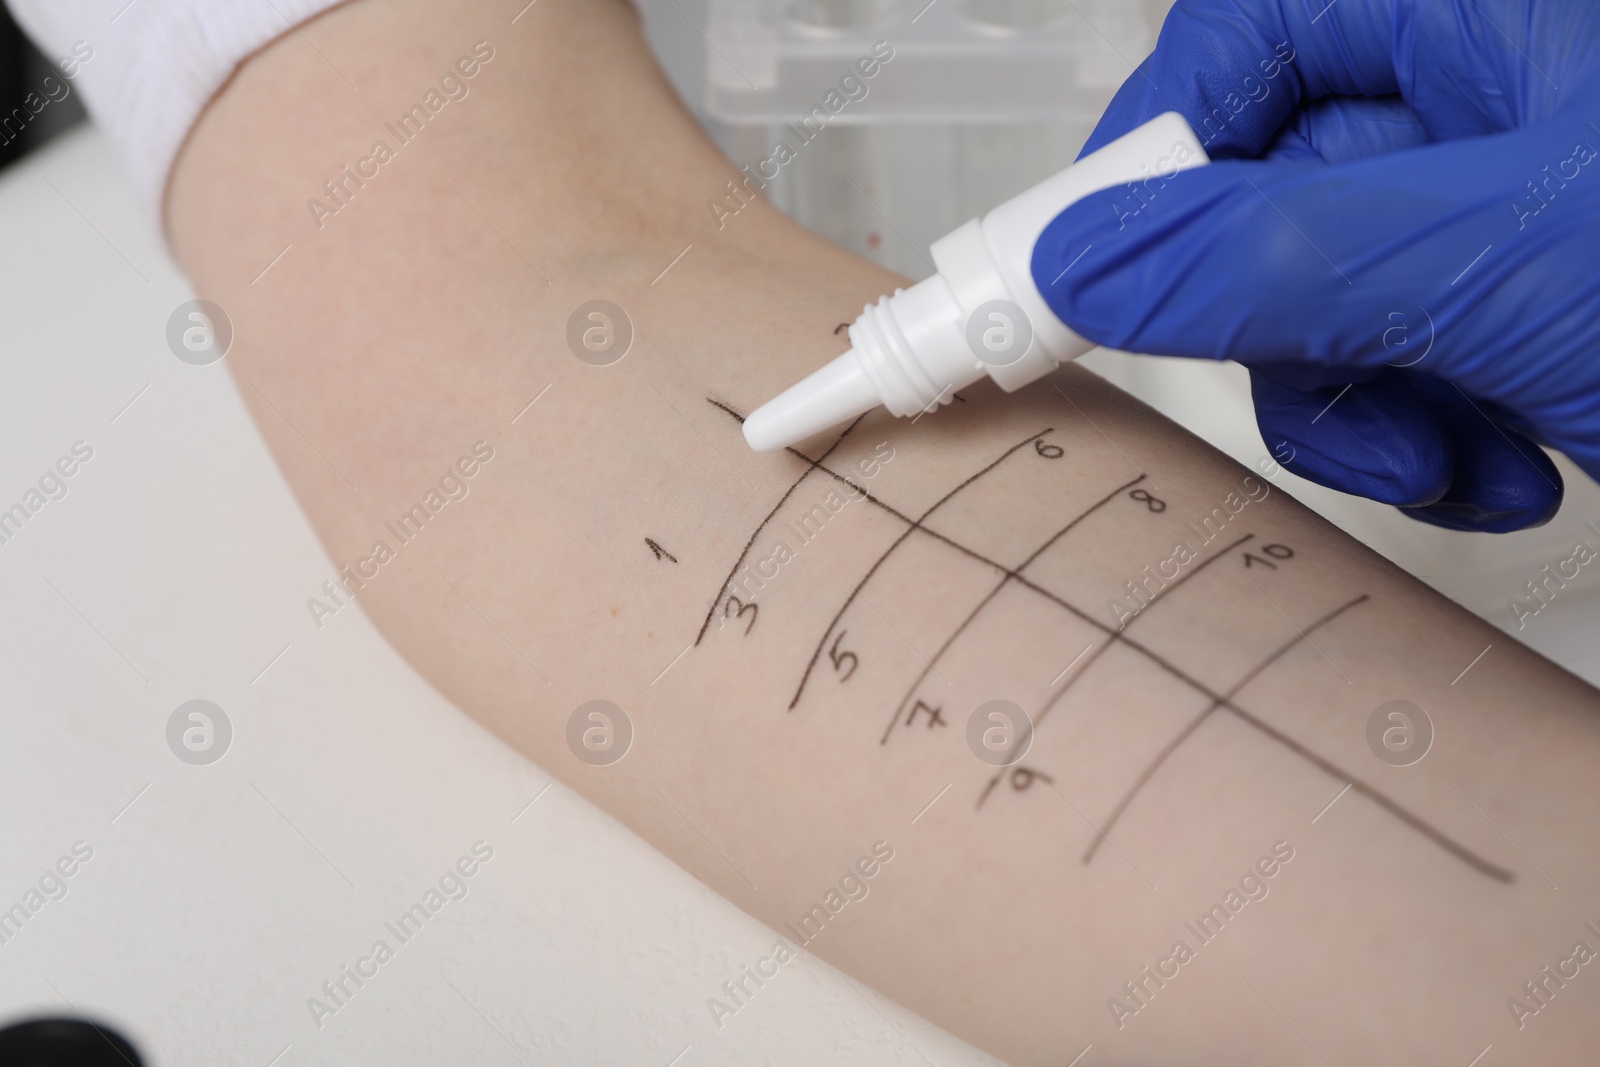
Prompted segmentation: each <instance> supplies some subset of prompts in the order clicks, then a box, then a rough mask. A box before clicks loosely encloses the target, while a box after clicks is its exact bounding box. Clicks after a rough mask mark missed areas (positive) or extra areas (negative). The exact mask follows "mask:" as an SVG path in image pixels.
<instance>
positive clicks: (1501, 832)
mask: <svg viewBox="0 0 1600 1067" xmlns="http://www.w3.org/2000/svg"><path fill="white" fill-rule="evenodd" d="M1450 788H1452V789H1454V790H1455V791H1456V792H1457V793H1460V794H1461V799H1462V800H1465V801H1466V802H1467V803H1468V804H1472V798H1471V797H1469V796H1467V794H1466V793H1465V792H1463V791H1462V789H1461V787H1460V786H1459V785H1456V784H1455V783H1454V782H1451V783H1450ZM1472 810H1473V811H1475V812H1477V813H1478V814H1479V815H1483V821H1484V822H1486V823H1488V824H1489V825H1490V826H1493V827H1494V832H1495V833H1497V834H1499V835H1500V836H1501V837H1504V838H1505V839H1506V844H1508V845H1510V846H1511V847H1512V848H1515V849H1517V855H1519V856H1521V857H1522V858H1523V859H1525V860H1528V866H1529V867H1532V868H1533V869H1534V870H1536V871H1539V877H1540V878H1543V879H1544V880H1545V881H1547V882H1550V876H1549V875H1548V874H1545V873H1544V871H1542V870H1539V865H1538V864H1537V863H1535V862H1533V860H1531V859H1528V854H1527V853H1526V852H1524V851H1522V849H1520V848H1517V843H1516V842H1515V841H1513V840H1511V838H1510V837H1508V836H1507V835H1506V832H1505V831H1504V830H1502V829H1500V827H1499V826H1496V825H1495V821H1494V820H1493V819H1491V818H1489V816H1487V815H1484V812H1483V809H1482V808H1480V807H1478V805H1476V804H1472ZM1550 888H1551V889H1554V890H1555V891H1556V892H1558V893H1559V892H1561V887H1560V886H1558V885H1556V884H1555V883H1554V882H1550Z"/></svg>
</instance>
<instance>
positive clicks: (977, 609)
mask: <svg viewBox="0 0 1600 1067" xmlns="http://www.w3.org/2000/svg"><path fill="white" fill-rule="evenodd" d="M1142 481H1144V475H1142V474H1141V475H1139V477H1137V478H1135V479H1133V480H1132V481H1128V482H1124V483H1122V484H1121V485H1119V486H1117V487H1116V488H1115V489H1113V490H1111V492H1109V493H1107V494H1106V495H1105V496H1103V497H1101V498H1100V499H1099V500H1097V501H1095V502H1094V503H1093V504H1090V505H1089V506H1088V507H1087V508H1085V509H1084V510H1083V511H1082V512H1080V513H1079V514H1077V515H1076V516H1074V517H1073V518H1072V519H1071V520H1070V521H1068V523H1067V524H1066V525H1065V526H1063V527H1061V528H1060V529H1059V530H1057V531H1056V532H1055V533H1054V534H1052V535H1051V536H1050V537H1048V538H1046V539H1045V541H1044V543H1043V544H1041V545H1040V546H1039V547H1038V548H1036V549H1034V550H1033V551H1032V552H1031V553H1030V554H1029V555H1028V558H1027V559H1025V560H1023V561H1022V562H1021V563H1020V564H1018V565H1017V566H1016V567H1014V568H1011V569H1008V570H1007V571H1006V573H1005V574H1003V575H1002V576H1001V578H1000V580H999V581H998V582H996V583H995V584H994V587H993V588H991V589H990V590H989V592H988V593H987V594H985V595H984V597H983V599H982V600H980V601H978V603H977V604H976V605H975V606H974V607H973V609H972V610H971V611H969V612H967V617H966V618H964V619H962V620H961V622H960V624H959V625H957V626H956V628H955V629H954V630H952V631H951V633H950V636H949V637H947V638H945V642H944V644H942V645H940V646H939V650H938V651H937V652H935V653H934V654H933V659H931V660H929V661H928V665H927V666H926V667H924V668H923V669H922V671H921V672H920V673H919V674H918V675H917V678H916V681H914V682H912V683H911V685H910V687H909V688H907V689H906V694H905V696H903V697H901V698H900V702H899V703H898V704H896V705H895V708H894V715H893V716H892V717H890V719H889V725H888V726H887V727H885V728H884V731H883V737H882V738H880V739H879V741H878V744H880V745H887V744H888V743H889V737H890V735H892V734H893V733H894V728H895V726H896V725H898V724H899V722H900V715H901V713H902V712H904V711H905V710H906V705H907V704H909V703H910V702H911V698H912V697H913V696H915V695H916V692H917V687H918V686H920V685H921V684H922V683H923V682H925V681H926V680H927V678H928V671H930V670H936V669H937V668H935V667H934V664H935V662H937V661H938V660H939V658H940V657H941V656H943V655H944V654H945V652H947V651H948V650H949V648H950V646H951V645H953V644H955V643H956V641H957V640H958V639H959V638H960V637H961V635H962V634H963V633H965V632H966V630H967V627H968V626H970V625H972V621H973V620H974V619H976V618H977V617H978V616H979V615H980V614H981V613H982V612H983V609H984V608H986V607H988V606H989V603H990V601H992V600H994V598H995V597H996V596H998V595H999V594H1000V591H1001V590H1002V589H1004V588H1005V587H1006V586H1007V585H1009V584H1010V583H1011V579H1012V576H1013V575H1019V574H1021V573H1022V572H1023V571H1025V570H1027V569H1028V567H1029V566H1030V565H1031V564H1032V563H1033V562H1034V561H1035V560H1037V559H1038V558H1039V557H1040V556H1042V555H1044V553H1045V552H1047V551H1048V550H1049V549H1050V548H1051V546H1053V545H1054V544H1055V543H1056V542H1057V541H1060V540H1061V539H1062V538H1063V537H1065V536H1066V535H1067V534H1068V533H1070V532H1071V531H1072V529H1073V527H1075V526H1077V525H1078V524H1079V523H1080V522H1082V521H1083V520H1084V519H1087V518H1088V517H1089V516H1090V515H1093V514H1094V513H1095V512H1097V511H1099V510H1100V509H1101V508H1103V507H1105V506H1106V505H1107V504H1109V503H1110V502H1111V501H1113V500H1115V499H1116V498H1117V497H1118V496H1120V495H1121V494H1122V493H1123V492H1124V491H1125V490H1128V489H1131V488H1133V487H1134V486H1136V485H1138V484H1139V483H1140V482H1142ZM880 614H881V613H880ZM1084 651H1085V652H1087V651H1088V649H1085V650H1084ZM1078 657H1079V659H1081V658H1082V657H1083V653H1082V652H1080V653H1079V654H1078ZM1073 662H1074V663H1076V662H1077V660H1074V661H1073ZM1070 669H1071V667H1070V666H1069V667H1068V670H1070ZM1065 673H1067V672H1066V671H1062V672H1061V674H1065ZM939 677H941V678H943V677H944V675H942V674H941V675H939ZM1056 677H1057V678H1059V677H1060V675H1057V676H1056ZM1051 684H1052V685H1054V684H1055V683H1054V682H1052V683H1051Z"/></svg>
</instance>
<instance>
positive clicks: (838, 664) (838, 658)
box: [828, 630, 861, 682]
mask: <svg viewBox="0 0 1600 1067" xmlns="http://www.w3.org/2000/svg"><path fill="white" fill-rule="evenodd" d="M848 632H849V631H847V630H840V631H839V636H838V637H835V638H834V639H833V647H832V648H830V649H828V658H829V659H830V660H832V661H833V669H834V670H835V671H844V674H843V676H842V677H840V679H839V681H841V682H847V681H849V680H850V676H851V675H852V674H854V673H856V668H857V667H858V666H860V665H861V661H860V660H859V659H857V658H856V654H855V653H854V652H840V651H839V642H840V641H843V640H844V635H845V634H846V633H848ZM845 660H849V661H850V669H849V670H844V661H845Z"/></svg>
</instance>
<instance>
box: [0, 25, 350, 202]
mask: <svg viewBox="0 0 1600 1067" xmlns="http://www.w3.org/2000/svg"><path fill="white" fill-rule="evenodd" d="M6 2H7V4H8V5H9V6H10V8H11V12H12V14H13V15H14V16H15V17H16V20H17V22H19V23H20V24H21V25H22V28H23V29H24V30H26V31H27V32H28V35H29V36H30V37H32V38H33V40H34V43H35V44H37V45H38V46H39V48H40V50H41V51H43V52H44V53H45V55H46V56H48V57H49V58H50V59H52V60H54V61H56V62H57V69H58V70H59V71H61V73H62V75H63V76H64V77H68V78H70V79H71V82H72V86H73V87H74V88H77V89H81V90H82V91H83V100H84V105H85V107H87V109H88V111H89V114H90V115H91V116H92V117H93V118H94V120H95V123H96V124H97V125H98V126H99V127H100V129H101V130H102V131H104V133H105V135H106V137H107V138H108V139H109V140H110V141H111V144H112V147H113V148H114V149H115V151H116V154H117V158H118V160H119V162H120V163H121V165H122V168H123V170H124V172H125V173H126V175H127V178H128V181H129V183H130V184H131V185H132V187H133V193H134V196H135V198H136V199H137V200H138V203H139V206H140V208H141V209H143V210H144V212H145V214H146V216H147V218H149V219H150V221H151V222H152V223H153V224H154V225H156V226H157V227H158V228H159V227H160V225H161V199H162V193H163V191H164V189H165V188H166V181H167V171H168V169H169V168H170V167H171V166H172V162H173V160H174V159H175V158H176V156H177V154H178V149H179V148H181V147H182V145H183V140H184V137H186V136H187V135H188V133H189V127H190V126H192V125H193V124H194V121H195V119H196V118H198V117H199V115H200V112H201V110H202V109H203V108H204V107H205V105H206V103H207V102H208V101H209V100H210V99H211V97H212V95H213V94H214V93H216V91H217V90H218V89H219V88H221V86H222V83H223V82H225V81H226V80H227V79H228V77H229V76H230V75H231V74H232V73H233V71H234V69H235V68H236V67H238V65H239V64H240V63H241V62H242V61H243V60H244V59H246V58H247V57H248V56H250V55H251V54H252V53H254V52H256V51H257V50H258V49H260V48H261V47H262V46H264V45H266V44H267V43H268V42H270V41H272V40H273V39H275V38H277V37H280V36H282V35H283V34H285V33H287V32H289V31H290V30H291V29H293V27H294V26H296V25H298V24H299V23H302V22H304V21H306V20H307V19H309V18H311V17H312V16H314V15H316V14H318V13H320V12H322V11H325V10H326V9H328V8H330V7H334V6H335V5H337V4H339V3H342V2H344V0H6Z"/></svg>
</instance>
